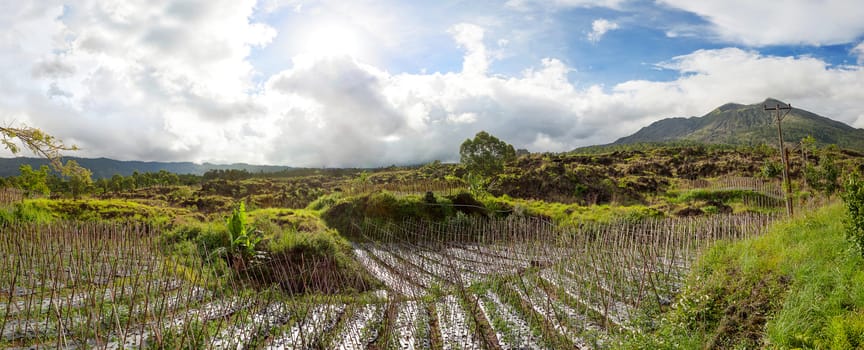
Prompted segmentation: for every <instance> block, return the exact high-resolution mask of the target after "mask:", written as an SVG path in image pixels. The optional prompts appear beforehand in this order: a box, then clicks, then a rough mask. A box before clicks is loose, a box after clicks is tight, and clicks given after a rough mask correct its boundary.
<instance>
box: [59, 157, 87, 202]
mask: <svg viewBox="0 0 864 350" xmlns="http://www.w3.org/2000/svg"><path fill="white" fill-rule="evenodd" d="M92 174H93V173H91V172H90V170H88V169H87V168H84V167H82V166H80V165H78V162H76V161H74V160H70V161H67V162H66V165H64V166H63V175H64V176H67V177H69V192H72V198H75V199H78V198H79V197H80V196H81V195H82V194H85V193H88V192H89V191H90V187H91V186H92V185H93V179H92V178H91V176H92Z"/></svg>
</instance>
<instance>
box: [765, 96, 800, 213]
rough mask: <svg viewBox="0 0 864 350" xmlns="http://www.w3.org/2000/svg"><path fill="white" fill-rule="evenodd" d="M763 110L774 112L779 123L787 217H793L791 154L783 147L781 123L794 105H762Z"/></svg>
mask: <svg viewBox="0 0 864 350" xmlns="http://www.w3.org/2000/svg"><path fill="white" fill-rule="evenodd" d="M762 108H763V109H764V110H765V111H766V112H767V111H772V112H774V120H775V121H776V122H777V137H778V138H779V140H780V157H781V159H782V160H783V185H784V186H783V187H785V189H786V190H785V192H786V215H789V216H790V217H791V216H792V214H793V213H792V181H791V180H789V153H788V152H787V151H786V147H785V146H784V145H783V127H782V126H781V123H782V122H783V119H784V118H786V116H787V115H789V112H791V111H792V105H791V104H787V105H785V106H783V105H781V104H780V103H778V104H777V105H776V106H774V107H768V105H762Z"/></svg>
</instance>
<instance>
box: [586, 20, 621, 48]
mask: <svg viewBox="0 0 864 350" xmlns="http://www.w3.org/2000/svg"><path fill="white" fill-rule="evenodd" d="M615 29H618V23H615V22H610V21H609V20H606V19H603V18H600V19H596V20H594V22H591V32H590V33H588V40H589V41H591V42H595V43H596V42H598V41H600V39H601V38H602V37H603V35H605V34H606V33H607V32H609V31H610V30H615Z"/></svg>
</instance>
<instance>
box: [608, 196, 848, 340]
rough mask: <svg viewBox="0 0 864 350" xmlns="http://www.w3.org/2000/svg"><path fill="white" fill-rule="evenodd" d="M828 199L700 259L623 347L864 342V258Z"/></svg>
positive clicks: (841, 213) (839, 210) (837, 208)
mask: <svg viewBox="0 0 864 350" xmlns="http://www.w3.org/2000/svg"><path fill="white" fill-rule="evenodd" d="M843 217H844V209H843V207H842V206H841V205H839V204H835V205H832V206H829V207H826V208H823V209H821V210H819V211H818V212H816V213H812V214H808V215H805V216H803V217H800V218H796V219H794V220H790V221H786V222H783V223H779V224H777V225H775V226H774V227H773V229H771V230H770V231H769V232H768V233H767V234H766V235H764V236H762V237H758V238H753V239H749V240H744V241H740V242H736V243H723V244H719V245H716V246H714V247H713V248H712V249H710V250H709V251H707V252H706V253H705V254H703V256H702V257H701V258H700V261H699V262H698V263H697V265H696V266H695V268H694V269H693V272H692V273H691V276H690V277H689V280H688V282H687V284H686V286H685V287H684V290H683V291H682V293H681V295H680V297H679V298H678V300H677V301H676V302H675V304H674V305H673V306H672V308H671V310H670V311H669V312H668V313H667V314H666V317H664V319H663V320H662V321H660V324H659V326H658V328H657V329H656V330H654V331H653V332H650V333H648V334H645V335H639V336H635V337H634V338H633V339H629V340H628V341H626V342H624V344H623V345H624V347H625V348H712V349H730V348H761V347H767V348H783V349H794V348H820V349H856V348H860V347H862V346H864V258H862V257H861V255H860V254H859V253H858V252H857V251H856V250H854V248H853V246H852V244H851V243H849V242H848V241H847V240H846V238H845V236H844V231H843V223H842V221H843V220H842V218H843Z"/></svg>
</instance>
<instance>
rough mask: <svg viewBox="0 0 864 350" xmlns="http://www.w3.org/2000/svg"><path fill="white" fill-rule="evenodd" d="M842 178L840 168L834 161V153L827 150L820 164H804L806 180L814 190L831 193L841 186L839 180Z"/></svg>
mask: <svg viewBox="0 0 864 350" xmlns="http://www.w3.org/2000/svg"><path fill="white" fill-rule="evenodd" d="M839 178H840V168H838V167H837V165H836V164H835V163H834V155H832V154H831V153H828V152H826V153H825V154H823V155H822V157H821V158H820V159H819V165H818V166H813V165H810V164H807V165H806V166H804V180H805V181H806V182H807V184H808V185H810V187H812V188H813V189H814V190H817V191H822V192H823V193H825V194H826V195H830V194H832V193H834V192H835V191H837V190H838V189H839V187H840V186H838V185H837V180H838V179H839Z"/></svg>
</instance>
